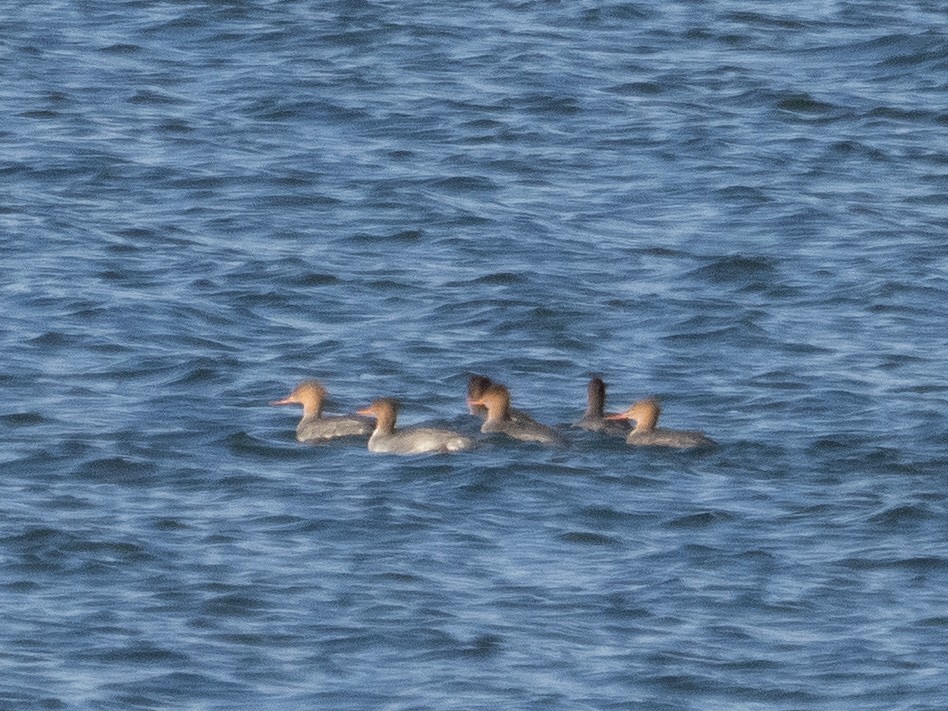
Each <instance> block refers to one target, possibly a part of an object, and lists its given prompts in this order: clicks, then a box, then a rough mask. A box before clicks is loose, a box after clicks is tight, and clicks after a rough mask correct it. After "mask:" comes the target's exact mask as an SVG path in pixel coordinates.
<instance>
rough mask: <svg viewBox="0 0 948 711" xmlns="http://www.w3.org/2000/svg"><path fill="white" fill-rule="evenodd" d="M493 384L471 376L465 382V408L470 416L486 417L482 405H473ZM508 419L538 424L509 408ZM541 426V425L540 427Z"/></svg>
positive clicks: (486, 378) (527, 416)
mask: <svg viewBox="0 0 948 711" xmlns="http://www.w3.org/2000/svg"><path fill="white" fill-rule="evenodd" d="M493 384H494V381H493V380H491V379H490V378H488V377H486V376H484V375H472V376H471V377H470V378H468V380H467V407H468V410H469V411H470V413H471V414H472V415H476V416H477V417H480V418H481V419H484V418H486V417H487V408H486V407H484V406H483V405H475V404H473V403H474V402H475V401H476V400H478V399H479V398H480V396H481V395H483V393H484V391H485V390H487V388H489V387H490V386H491V385H493ZM510 419H511V420H513V421H514V422H519V423H524V424H530V425H537V424H539V423H538V422H537V421H536V420H534V419H533V418H532V417H530V415H528V414H527V413H526V412H523V411H521V410H515V409H513V408H510ZM541 426H542V425H541Z"/></svg>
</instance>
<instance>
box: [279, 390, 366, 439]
mask: <svg viewBox="0 0 948 711" xmlns="http://www.w3.org/2000/svg"><path fill="white" fill-rule="evenodd" d="M325 397H326V388H324V387H323V386H322V384H321V383H320V382H319V381H317V380H306V381H304V382H302V383H300V384H299V385H297V386H296V387H295V388H294V389H293V392H291V393H290V394H289V395H288V396H287V397H285V398H283V399H282V400H274V401H273V402H271V403H270V404H271V405H302V406H303V419H301V420H300V422H299V424H298V425H297V426H296V439H297V441H299V442H320V441H324V440H328V439H335V438H336V437H348V436H351V435H367V434H369V433H370V432H371V431H372V423H371V422H370V421H369V420H366V419H364V418H362V417H352V416H351V415H344V416H340V417H323V398H325Z"/></svg>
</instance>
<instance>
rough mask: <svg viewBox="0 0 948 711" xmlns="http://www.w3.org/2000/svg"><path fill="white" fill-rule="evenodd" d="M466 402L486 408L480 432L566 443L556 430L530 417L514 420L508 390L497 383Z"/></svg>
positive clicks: (544, 441)
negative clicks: (526, 420) (485, 417)
mask: <svg viewBox="0 0 948 711" xmlns="http://www.w3.org/2000/svg"><path fill="white" fill-rule="evenodd" d="M468 404H469V405H470V406H472V407H477V406H480V407H485V408H487V419H485V420H484V424H483V425H481V432H487V433H492V432H500V433H503V434H505V435H507V436H508V437H513V438H514V439H519V440H522V441H524V442H541V443H543V444H565V443H566V442H565V440H564V439H563V437H562V436H561V435H560V434H559V433H557V432H556V430H554V429H552V428H550V427H547V426H546V425H541V424H540V423H539V422H536V421H534V420H533V419H532V418H531V419H530V420H529V422H525V421H517V420H514V419H513V418H512V417H511V414H510V413H511V410H510V391H508V390H507V388H505V387H504V386H503V385H500V384H498V383H493V384H491V385H490V386H489V387H488V388H486V389H485V390H484V391H483V392H482V393H481V394H480V396H479V397H477V398H474V399H470V400H468Z"/></svg>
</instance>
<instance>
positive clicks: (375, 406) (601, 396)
mask: <svg viewBox="0 0 948 711" xmlns="http://www.w3.org/2000/svg"><path fill="white" fill-rule="evenodd" d="M325 397H326V389H325V388H324V387H323V386H322V385H321V384H320V383H319V382H318V381H316V380H307V381H305V382H302V383H300V384H299V385H297V386H296V388H295V389H294V390H293V392H292V393H290V394H289V396H287V397H285V398H283V399H282V400H276V401H274V402H272V403H271V404H272V405H302V406H303V418H302V419H301V420H300V422H299V424H298V425H297V426H296V439H297V440H298V441H300V442H324V441H326V440H330V439H336V438H338V437H350V436H365V435H369V451H370V452H380V453H385V454H422V453H429V452H460V451H465V450H469V449H472V448H473V447H474V444H475V443H474V440H473V439H471V438H470V437H467V436H465V435H463V434H461V433H460V432H455V431H453V430H447V429H437V428H432V427H410V428H405V429H396V428H395V420H396V418H397V417H398V401H397V400H395V399H394V398H389V397H386V398H381V399H379V400H376V401H375V402H373V403H372V404H371V405H369V406H368V407H366V408H363V409H361V410H358V411H356V413H355V415H342V416H323V399H324V398H325ZM467 404H468V407H469V408H470V412H471V414H472V415H477V416H480V417H482V418H483V419H484V424H483V425H481V432H484V433H489V434H492V433H498V434H503V435H506V436H508V437H512V438H513V439H517V440H521V441H524V442H539V443H542V444H553V445H556V444H566V440H565V439H564V437H563V435H561V434H560V433H559V432H557V431H556V430H554V429H553V428H552V427H547V426H546V425H544V424H541V423H539V422H537V421H536V420H534V419H533V418H532V417H530V416H529V415H528V414H527V413H525V412H522V411H520V410H515V409H513V408H511V406H510V391H509V390H507V388H506V387H504V386H503V385H501V384H499V383H494V382H492V381H491V380H490V379H489V378H486V377H484V376H483V375H472V376H471V377H470V378H469V380H468V384H467ZM605 404H606V385H605V383H604V382H603V381H602V380H601V379H600V378H593V379H591V380H590V381H589V388H588V405H587V407H586V412H585V413H584V414H583V417H582V419H580V420H579V421H578V422H575V423H574V424H573V426H574V427H579V428H582V429H584V430H592V431H596V432H601V433H603V434H606V435H611V436H619V437H624V438H625V441H626V443H627V444H630V445H640V446H641V445H645V446H660V447H679V448H689V447H703V446H709V445H713V444H714V441H713V440H711V439H709V438H708V437H706V436H705V435H704V434H703V433H701V432H694V431H684V430H670V429H665V428H660V427H658V417H659V415H660V414H661V407H660V406H659V404H658V400H656V399H655V398H647V399H645V400H639V401H638V402H636V403H634V404H633V405H632V406H631V407H630V408H629V409H628V410H626V411H625V412H620V413H616V414H610V415H607V414H606V413H605ZM368 418H373V419H374V420H375V423H374V425H373V424H372V421H371V419H368ZM631 422H634V423H635V426H634V427H633V426H632V425H631Z"/></svg>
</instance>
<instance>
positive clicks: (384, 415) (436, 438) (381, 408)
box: [357, 397, 474, 454]
mask: <svg viewBox="0 0 948 711" xmlns="http://www.w3.org/2000/svg"><path fill="white" fill-rule="evenodd" d="M357 414H359V415H367V416H369V417H374V418H375V430H374V431H373V432H372V435H371V436H370V437H369V451H370V452H379V453H385V454H422V453H425V452H460V451H463V450H466V449H471V448H472V447H473V446H474V441H473V440H472V439H470V438H469V437H465V436H464V435H462V434H460V433H459V432H454V431H452V430H442V429H434V428H432V427H409V428H406V429H403V430H396V429H395V419H396V418H397V417H398V401H397V400H395V399H394V398H390V397H386V398H382V399H380V400H376V401H375V402H373V403H372V404H371V405H369V406H368V407H366V408H364V409H362V410H359V411H358V412H357Z"/></svg>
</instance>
